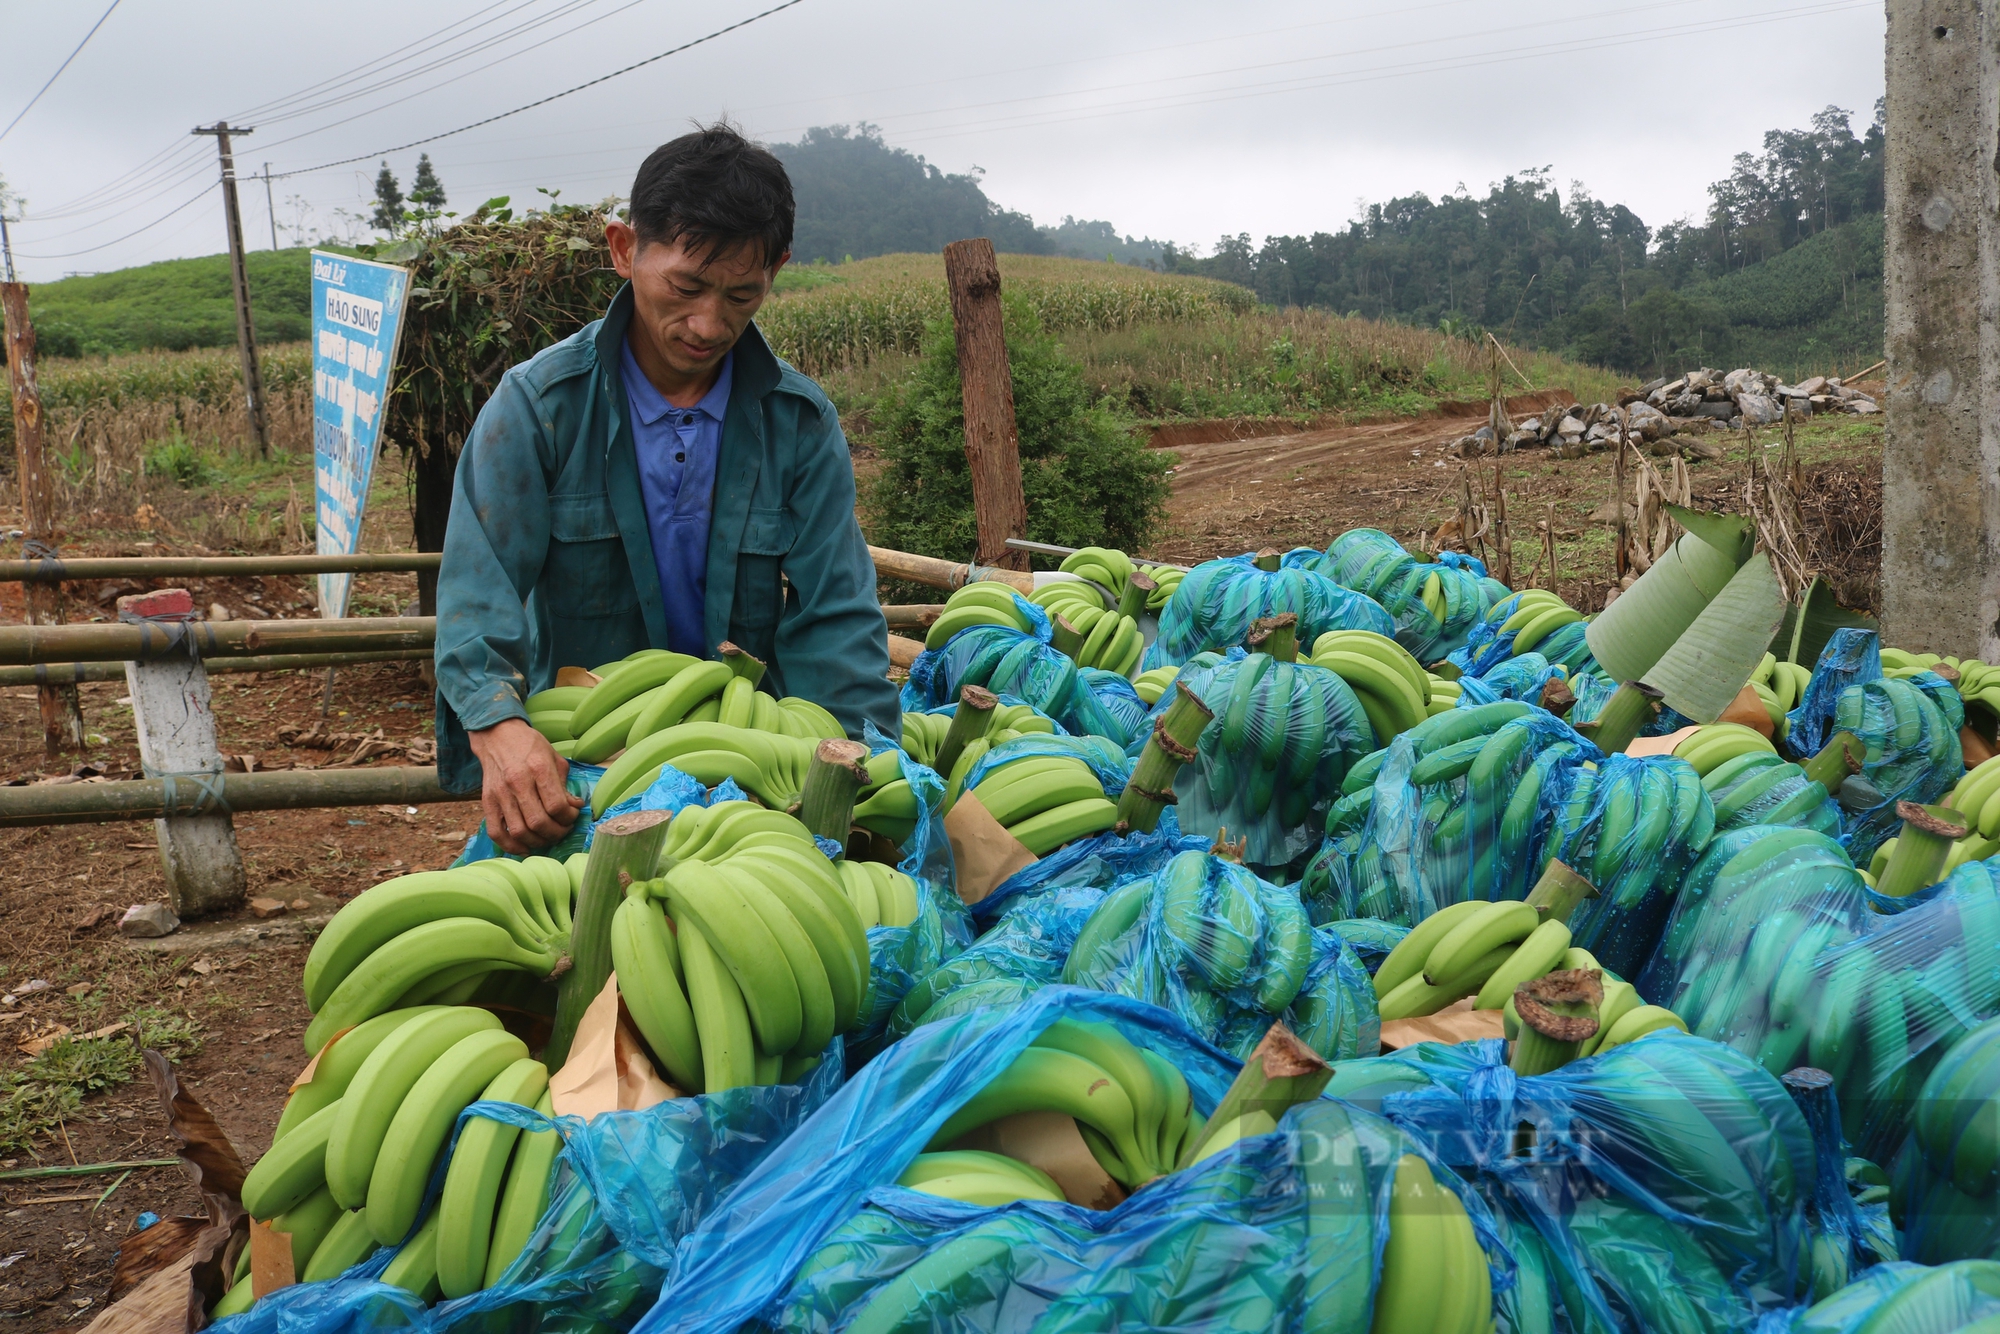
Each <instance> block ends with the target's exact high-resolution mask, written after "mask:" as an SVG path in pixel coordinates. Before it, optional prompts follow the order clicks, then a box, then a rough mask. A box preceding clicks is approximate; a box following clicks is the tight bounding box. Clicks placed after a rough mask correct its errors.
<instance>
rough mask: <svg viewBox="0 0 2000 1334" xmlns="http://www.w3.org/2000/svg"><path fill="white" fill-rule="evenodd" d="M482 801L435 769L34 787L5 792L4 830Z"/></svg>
mask: <svg viewBox="0 0 2000 1334" xmlns="http://www.w3.org/2000/svg"><path fill="white" fill-rule="evenodd" d="M478 800H479V793H478V792H476V791H475V792H447V791H445V790H444V789H443V788H442V787H440V786H438V776H437V768H436V767H435V766H433V765H422V766H418V765H384V766H382V767H380V768H372V769H282V770H278V771H276V772H273V773H258V774H227V773H226V774H201V775H192V776H188V777H181V778H144V779H135V780H133V781H130V782H124V783H34V784H30V785H28V786H26V787H0V829H20V828H25V827H28V826H32V825H56V824H99V823H103V822H105V821H108V820H156V819H163V818H165V817H167V816H174V815H207V814H211V813H214V812H222V811H227V812H236V811H283V810H309V809H312V808H315V807H321V806H388V805H397V806H425V805H433V804H436V803H440V802H447V801H473V802H476V801H478Z"/></svg>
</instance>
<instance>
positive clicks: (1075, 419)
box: [866, 298, 1174, 560]
mask: <svg viewBox="0 0 2000 1334" xmlns="http://www.w3.org/2000/svg"><path fill="white" fill-rule="evenodd" d="M1006 336H1007V360H1008V364H1009V367H1010V369H1011V371H1012V375H1013V381H1014V419H1015V424H1016V427H1017V429H1018V432H1019V436H1020V442H1021V484H1022V490H1023V491H1024V492H1025V494H1026V497H1027V502H1028V534H1027V535H1028V536H1029V537H1030V538H1032V539H1034V540H1036V541H1038V542H1054V543H1059V544H1061V545H1063V546H1090V545H1105V546H1116V547H1122V548H1125V549H1127V550H1137V549H1139V548H1141V547H1143V546H1144V545H1145V544H1146V542H1147V541H1148V540H1149V539H1150V538H1151V537H1152V535H1153V532H1154V530H1155V528H1156V527H1157V526H1158V524H1159V522H1160V520H1161V518H1162V517H1163V516H1164V515H1165V512H1166V501H1167V495H1168V491H1169V487H1168V482H1167V470H1168V469H1169V468H1170V467H1172V466H1173V462H1174V460H1173V456H1172V455H1170V454H1166V453H1162V452H1159V451H1155V450H1149V449H1147V448H1146V447H1145V444H1144V441H1143V440H1142V439H1141V437H1140V434H1139V430H1138V427H1137V425H1136V424H1135V423H1134V421H1133V420H1132V418H1131V416H1130V415H1129V414H1128V413H1127V412H1126V411H1125V410H1124V409H1123V407H1122V405H1118V404H1115V403H1114V402H1112V401H1110V400H1100V401H1097V402H1092V399H1091V394H1090V392H1089V390H1088V389H1086V388H1085V385H1084V379H1083V373H1082V370H1081V368H1080V367H1079V366H1078V365H1077V364H1076V363H1075V362H1074V361H1072V360H1071V359H1070V358H1069V357H1068V356H1067V355H1066V354H1065V353H1064V352H1063V350H1062V348H1061V347H1060V346H1059V345H1058V344H1057V342H1056V340H1055V339H1054V338H1053V337H1052V336H1050V335H1049V334H1047V333H1044V332H1043V331H1042V328H1041V325H1040V323H1039V321H1038V320H1037V318H1036V315H1035V312H1034V310H1033V309H1032V308H1031V307H1030V306H1029V305H1028V304H1027V303H1025V302H1023V301H1020V300H1017V299H1011V298H1010V299H1009V300H1008V301H1007V305H1006ZM961 392H962V391H961V389H960V386H959V378H958V347H957V343H956V340H955V339H954V337H953V334H952V327H951V323H950V321H948V320H934V321H932V322H931V323H930V325H929V326H928V327H927V329H926V331H925V335H924V349H923V358H922V360H921V361H920V362H919V363H918V365H917V369H916V371H915V373H914V374H913V375H912V376H911V377H910V379H909V380H908V381H907V382H906V383H904V384H903V385H901V386H900V387H898V388H897V389H895V390H893V391H891V392H890V394H889V395H888V396H887V398H886V400H885V401H884V402H883V404H882V406H881V407H880V409H879V410H878V416H877V428H876V432H875V439H876V444H877V448H878V449H879V451H880V452H881V455H882V457H883V459H884V461H885V463H886V465H887V466H886V467H884V468H883V470H882V471H881V473H880V474H878V475H877V477H876V478H875V482H874V485H873V486H872V487H871V489H870V491H869V495H868V499H867V505H866V511H867V526H868V529H869V533H870V540H872V541H874V542H876V543H878V544H880V545H882V546H888V547H894V548H896V549H898V550H901V551H913V552H917V553H919V554H922V555H927V556H942V557H948V558H951V559H955V560H963V559H966V558H968V557H970V556H971V555H972V553H973V551H974V550H975V549H976V547H977V545H978V538H979V527H978V523H977V521H976V520H975V519H974V517H973V508H972V477H971V472H970V469H969V468H968V467H967V464H966V461H965V409H964V401H963V398H962V397H961Z"/></svg>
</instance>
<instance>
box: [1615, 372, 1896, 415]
mask: <svg viewBox="0 0 2000 1334" xmlns="http://www.w3.org/2000/svg"><path fill="white" fill-rule="evenodd" d="M1640 404H1643V405H1644V406H1646V407H1649V408H1652V409H1654V410H1655V411H1657V412H1659V413H1660V414H1662V415H1664V416H1667V417H1708V418H1711V419H1713V420H1715V421H1718V422H1721V423H1722V424H1723V425H1725V426H1729V427H1732V428H1735V429H1741V428H1742V427H1745V426H1774V425H1776V424H1777V423H1778V422H1780V421H1783V420H1784V417H1785V410H1786V409H1787V408H1790V409H1791V411H1792V415H1793V416H1794V417H1810V416H1812V415H1813V414H1814V413H1816V412H1846V413H1851V414H1854V415H1856V416H1862V415H1866V414H1867V413H1871V412H1880V411H1881V410H1882V408H1881V406H1880V405H1879V404H1877V403H1876V401H1875V400H1874V399H1873V398H1871V397H1870V396H1869V395H1867V394H1864V393H1862V392H1861V391H1860V390H1858V389H1850V388H1848V387H1847V386H1846V385H1844V384H1842V383H1841V382H1840V378H1839V377H1838V376H1833V377H1829V376H1825V375H1815V376H1813V377H1812V378H1811V379H1809V380H1802V381H1800V382H1799V383H1798V384H1784V383H1782V382H1780V381H1779V379H1778V377H1777V376H1775V375H1768V374H1766V373H1765V372H1763V371H1753V370H1749V369H1743V370H1734V371H1731V372H1729V373H1728V374H1727V375H1724V374H1723V373H1722V372H1721V371H1717V370H1711V369H1709V368H1708V367H1706V366H1704V367H1702V368H1701V369H1700V370H1697V371H1689V372H1688V373H1687V374H1686V375H1683V376H1681V377H1680V378H1679V379H1678V380H1669V379H1666V378H1665V377H1664V376H1663V377H1661V378H1660V379H1657V380H1654V381H1652V382H1650V383H1648V384H1643V385H1640V386H1639V391H1638V394H1637V396H1636V401H1634V402H1633V403H1632V406H1633V407H1635V408H1636V407H1638V406H1640Z"/></svg>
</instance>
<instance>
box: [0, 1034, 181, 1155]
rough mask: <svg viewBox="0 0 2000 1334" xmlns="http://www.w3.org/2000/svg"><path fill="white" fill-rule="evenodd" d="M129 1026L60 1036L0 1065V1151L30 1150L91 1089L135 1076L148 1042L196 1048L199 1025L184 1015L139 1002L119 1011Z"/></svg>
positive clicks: (177, 1056)
mask: <svg viewBox="0 0 2000 1334" xmlns="http://www.w3.org/2000/svg"><path fill="white" fill-rule="evenodd" d="M122 1022H124V1023H127V1024H130V1025H131V1028H130V1029H128V1030H127V1031H126V1032H124V1033H119V1034H115V1035H113V1036H111V1037H103V1038H87V1037H72V1036H64V1037H60V1038H57V1039H56V1040H55V1041H54V1042H53V1043H51V1044H50V1045H49V1047H48V1048H47V1049H46V1050H45V1051H43V1052H41V1053H39V1054H38V1055H36V1056H34V1057H33V1058H32V1059H30V1060H28V1061H27V1062H25V1063H23V1064H21V1065H19V1066H16V1067H14V1068H13V1069H10V1070H0V1155H9V1156H11V1155H14V1154H18V1153H23V1152H33V1145H34V1143H35V1141H36V1140H38V1139H39V1138H41V1137H42V1136H44V1135H46V1134H49V1133H50V1132H52V1131H54V1130H55V1129H56V1128H57V1126H59V1125H60V1124H61V1123H62V1122H63V1121H64V1120H66V1119H68V1118H69V1117H70V1116H71V1115H72V1114H73V1113H75V1111H76V1110H77V1108H79V1107H81V1106H82V1105H83V1100H84V1098H85V1097H86V1096H87V1095H89V1094H92V1093H102V1092H104V1091H105V1090H107V1089H114V1088H119V1087H121V1086H123V1085H125V1084H129V1083H131V1082H132V1081H133V1080H134V1079H137V1078H138V1077H139V1074H140V1071H141V1070H142V1069H143V1068H144V1062H143V1061H142V1060H141V1058H140V1055H139V1053H140V1052H141V1051H142V1050H144V1049H145V1048H147V1047H151V1048H153V1049H154V1050H156V1051H158V1052H160V1053H161V1054H163V1055H164V1056H166V1057H167V1059H169V1060H172V1061H182V1060H185V1059H187V1058H189V1057H191V1056H193V1055H195V1054H196V1053H197V1052H199V1051H200V1050H201V1044H202V1035H201V1028H200V1025H198V1024H197V1023H195V1021H194V1020H193V1019H190V1018H188V1017H187V1016H186V1015H178V1014H174V1013H172V1012H171V1011H168V1010H163V1009H160V1008H159V1007H157V1006H152V1005H142V1006H140V1007H138V1008H137V1009H134V1010H131V1011H129V1012H128V1013H126V1014H125V1015H123V1016H122Z"/></svg>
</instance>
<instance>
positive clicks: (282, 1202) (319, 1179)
mask: <svg viewBox="0 0 2000 1334" xmlns="http://www.w3.org/2000/svg"><path fill="white" fill-rule="evenodd" d="M339 1116H340V1103H339V1102H337V1101H336V1102H333V1103H330V1104H328V1105H327V1106H325V1107H322V1108H321V1109H320V1110H319V1111H317V1112H315V1113H313V1114H312V1115H311V1116H309V1117H307V1118H306V1119H305V1120H304V1121H302V1122H301V1123H299V1125H298V1126H297V1127H296V1128H294V1130H293V1132H292V1133H291V1134H289V1135H286V1136H285V1137H284V1138H283V1139H280V1140H276V1141H274V1142H273V1143H272V1145H271V1147H270V1148H269V1149H267V1150H265V1152H264V1156H263V1157H262V1158H259V1159H258V1160H257V1165H256V1166H255V1167H253V1168H251V1169H250V1171H249V1173H248V1175H246V1176H245V1177H244V1178H243V1190H242V1199H243V1207H244V1209H245V1210H247V1211H248V1212H249V1214H250V1216H251V1217H252V1218H264V1219H268V1218H275V1217H276V1216H277V1215H279V1214H282V1213H284V1212H285V1211H286V1210H288V1209H292V1208H295V1207H297V1205H298V1204H299V1202H300V1201H302V1200H304V1199H305V1198H306V1197H307V1196H309V1195H311V1194H312V1193H313V1192H314V1191H317V1190H319V1189H320V1188H321V1187H323V1186H325V1185H326V1142H327V1140H328V1138H329V1137H331V1136H332V1134H333V1126H334V1122H335V1120H336V1119H338V1117H339Z"/></svg>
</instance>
